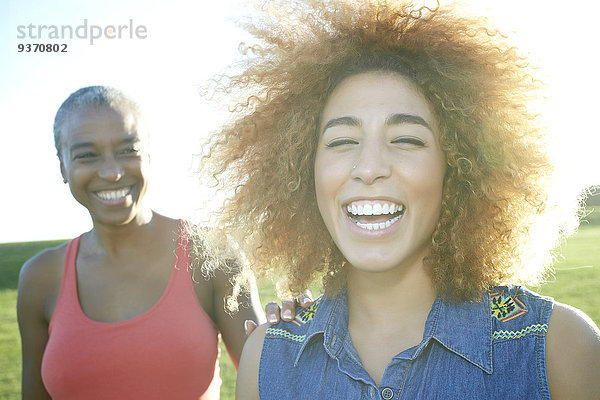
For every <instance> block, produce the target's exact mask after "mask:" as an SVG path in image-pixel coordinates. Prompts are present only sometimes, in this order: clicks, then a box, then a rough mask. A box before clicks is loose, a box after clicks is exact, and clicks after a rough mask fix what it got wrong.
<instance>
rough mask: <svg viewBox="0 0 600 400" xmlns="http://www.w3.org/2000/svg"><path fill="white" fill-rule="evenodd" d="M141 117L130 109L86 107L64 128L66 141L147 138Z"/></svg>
mask: <svg viewBox="0 0 600 400" xmlns="http://www.w3.org/2000/svg"><path fill="white" fill-rule="evenodd" d="M141 125H142V124H141V123H140V117H139V115H138V114H137V113H136V112H134V111H131V110H129V109H128V108H111V107H107V106H85V107H83V108H78V109H76V110H74V111H73V112H72V113H71V114H70V115H69V117H68V118H67V119H66V120H65V123H64V125H63V128H62V136H63V138H62V139H63V140H64V141H70V140H76V139H77V138H83V137H85V138H86V139H91V138H95V139H102V138H105V139H109V138H115V137H117V136H127V137H131V136H134V137H139V138H141V137H142V136H146V133H145V132H140V130H142V131H145V129H142V126H141Z"/></svg>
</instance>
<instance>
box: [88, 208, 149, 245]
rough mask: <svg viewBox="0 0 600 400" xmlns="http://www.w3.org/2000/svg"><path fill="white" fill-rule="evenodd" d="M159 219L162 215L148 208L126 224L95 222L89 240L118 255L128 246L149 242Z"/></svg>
mask: <svg viewBox="0 0 600 400" xmlns="http://www.w3.org/2000/svg"><path fill="white" fill-rule="evenodd" d="M157 219H160V215H158V214H156V213H155V212H153V211H152V210H150V209H147V210H145V211H144V212H141V213H139V214H138V215H137V216H136V217H135V218H134V219H133V220H132V221H130V222H129V223H127V224H124V225H118V226H115V225H107V224H97V223H94V228H93V229H92V230H91V231H90V232H89V236H88V240H89V243H90V244H91V245H92V246H93V248H96V249H97V250H99V251H102V252H106V254H107V255H111V256H117V255H118V254H119V253H121V252H122V251H126V250H127V249H128V248H131V247H134V248H138V249H139V248H140V247H139V246H140V245H143V243H148V235H151V234H152V232H153V229H152V227H153V226H154V225H155V224H156V223H158V222H157Z"/></svg>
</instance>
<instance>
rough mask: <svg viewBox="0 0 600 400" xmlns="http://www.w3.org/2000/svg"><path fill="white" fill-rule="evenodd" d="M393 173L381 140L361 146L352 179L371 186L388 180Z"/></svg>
mask: <svg viewBox="0 0 600 400" xmlns="http://www.w3.org/2000/svg"><path fill="white" fill-rule="evenodd" d="M391 172H392V168H391V165H390V162H389V156H388V154H386V150H385V145H384V144H383V143H380V141H379V140H365V141H364V142H363V143H361V145H360V150H359V154H358V158H357V160H356V161H355V163H354V165H353V166H352V172H351V173H350V176H351V177H352V179H355V180H359V181H362V182H363V183H364V184H366V185H371V184H373V183H375V182H376V181H378V180H381V179H385V178H388V177H389V176H390V174H391Z"/></svg>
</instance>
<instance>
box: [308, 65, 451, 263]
mask: <svg viewBox="0 0 600 400" xmlns="http://www.w3.org/2000/svg"><path fill="white" fill-rule="evenodd" d="M320 135H321V136H320V139H319V146H318V149H317V153H316V159H315V185H316V194H317V203H318V206H319V211H320V213H321V216H322V218H323V221H324V222H325V225H326V226H327V229H328V231H329V233H330V234H331V236H332V238H333V240H334V241H335V243H336V245H337V246H338V248H339V249H340V251H341V252H342V254H343V255H344V257H345V258H346V260H348V262H349V263H350V264H351V265H352V266H353V267H354V268H356V269H359V270H362V271H370V272H383V271H388V270H391V269H396V268H402V269H406V268H412V267H414V266H421V265H422V260H423V258H424V257H425V256H426V255H427V254H428V251H429V248H430V244H431V235H432V233H433V230H434V228H435V226H436V224H437V221H438V219H439V215H440V208H441V197H442V186H443V179H444V173H445V160H444V154H443V151H442V149H441V148H440V144H439V138H438V133H437V125H436V120H435V117H434V114H433V112H432V109H431V107H430V105H429V103H428V102H427V100H426V99H425V98H424V96H423V95H422V94H421V93H420V92H419V90H418V88H417V87H416V86H415V85H414V84H412V83H411V82H410V81H409V80H408V79H406V78H404V77H403V76H401V75H399V74H396V73H391V72H368V73H361V74H357V75H353V76H350V77H349V78H346V79H345V80H343V81H342V82H341V83H340V84H339V85H338V86H337V87H336V88H335V90H334V91H333V93H332V94H331V96H330V97H329V99H328V101H327V103H326V105H325V108H324V110H323V113H322V116H321V125H320Z"/></svg>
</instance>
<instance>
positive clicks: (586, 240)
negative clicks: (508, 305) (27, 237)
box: [0, 224, 600, 400]
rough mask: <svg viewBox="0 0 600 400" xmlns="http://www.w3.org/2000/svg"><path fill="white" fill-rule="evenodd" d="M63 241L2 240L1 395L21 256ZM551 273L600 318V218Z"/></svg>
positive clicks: (555, 284) (8, 378)
mask: <svg viewBox="0 0 600 400" xmlns="http://www.w3.org/2000/svg"><path fill="white" fill-rule="evenodd" d="M59 243H61V241H52V242H30V243H9V244H0V400H3V399H17V398H20V371H21V360H20V339H19V333H18V328H17V322H16V310H15V307H16V297H17V279H18V274H19V270H20V268H21V266H22V265H23V262H24V261H25V260H26V259H28V258H29V257H31V256H32V255H34V254H36V253H37V252H39V251H41V250H42V249H44V248H47V247H52V246H56V245H57V244H59ZM562 254H563V259H562V260H561V261H560V262H559V263H558V265H557V266H556V274H555V279H553V280H551V281H550V282H548V283H547V284H546V285H544V286H542V287H541V288H532V289H534V290H536V291H538V292H540V293H542V294H545V295H548V296H552V297H554V298H555V299H556V300H557V301H560V302H563V303H567V304H570V305H573V306H575V307H577V308H580V309H581V310H583V311H585V312H586V313H587V314H588V315H589V316H590V317H591V318H592V319H593V320H594V322H596V324H600V224H593V225H583V226H582V227H581V228H580V230H579V233H577V234H576V235H575V236H573V237H571V238H570V239H569V240H568V241H567V243H566V245H565V246H564V247H563V249H562ZM259 289H260V295H261V300H262V302H263V306H264V304H266V303H267V302H268V301H272V300H274V299H275V295H274V291H273V285H272V284H271V283H270V282H263V283H260V284H259ZM221 354H222V355H223V356H222V357H221V378H222V380H223V386H222V389H221V398H222V399H224V400H227V399H233V394H234V384H235V369H234V368H233V365H232V364H231V361H229V358H228V357H227V352H226V351H225V350H224V349H222V352H221Z"/></svg>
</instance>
